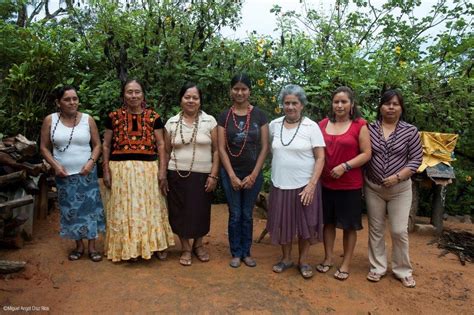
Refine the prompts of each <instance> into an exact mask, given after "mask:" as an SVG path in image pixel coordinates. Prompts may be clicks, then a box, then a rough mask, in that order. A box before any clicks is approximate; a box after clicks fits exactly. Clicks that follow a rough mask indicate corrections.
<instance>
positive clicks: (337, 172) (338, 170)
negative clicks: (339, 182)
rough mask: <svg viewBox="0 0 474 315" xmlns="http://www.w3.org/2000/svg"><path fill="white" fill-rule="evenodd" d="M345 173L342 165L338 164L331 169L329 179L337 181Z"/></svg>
mask: <svg viewBox="0 0 474 315" xmlns="http://www.w3.org/2000/svg"><path fill="white" fill-rule="evenodd" d="M345 172H346V169H345V168H344V166H342V164H339V165H338V166H336V167H335V168H333V169H332V170H331V177H332V178H335V179H338V178H340V177H341V176H342V175H343V174H344V173H345Z"/></svg>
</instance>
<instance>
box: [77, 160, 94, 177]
mask: <svg viewBox="0 0 474 315" xmlns="http://www.w3.org/2000/svg"><path fill="white" fill-rule="evenodd" d="M94 166H95V163H94V161H93V160H88V161H87V162H86V164H84V166H83V167H82V169H81V171H80V172H79V175H82V176H86V175H87V174H89V173H90V172H92V170H93V169H94Z"/></svg>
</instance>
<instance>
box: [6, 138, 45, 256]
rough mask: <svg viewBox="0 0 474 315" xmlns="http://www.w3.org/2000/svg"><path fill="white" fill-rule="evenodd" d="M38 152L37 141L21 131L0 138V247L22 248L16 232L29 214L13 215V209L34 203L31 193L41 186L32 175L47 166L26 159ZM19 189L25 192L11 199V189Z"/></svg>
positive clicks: (35, 192) (37, 190)
mask: <svg viewBox="0 0 474 315" xmlns="http://www.w3.org/2000/svg"><path fill="white" fill-rule="evenodd" d="M37 153H38V150H37V145H36V142H34V141H30V140H28V139H27V138H26V137H24V136H22V135H21V134H19V135H17V136H16V137H11V138H4V139H3V140H2V141H0V246H2V245H3V246H5V247H21V245H20V244H19V242H21V237H20V236H19V234H20V232H21V231H22V225H23V224H24V223H25V222H26V221H27V220H28V219H29V217H28V216H27V215H25V214H24V213H23V214H17V215H15V211H14V209H15V208H18V207H21V206H24V205H28V204H31V203H33V202H34V197H33V196H34V195H38V194H39V193H40V189H39V187H38V185H37V183H36V182H35V181H34V180H33V177H37V176H39V175H41V174H46V173H48V172H49V169H50V167H49V166H48V165H46V164H45V163H44V162H41V163H37V164H34V163H30V162H29V161H31V160H32V159H33V157H35V156H37ZM21 188H23V189H24V191H25V192H26V194H25V195H24V196H22V197H19V198H16V199H13V200H12V199H11V195H12V194H11V192H12V191H13V192H15V191H16V190H17V189H21ZM30 219H33V218H30Z"/></svg>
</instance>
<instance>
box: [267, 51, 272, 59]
mask: <svg viewBox="0 0 474 315" xmlns="http://www.w3.org/2000/svg"><path fill="white" fill-rule="evenodd" d="M271 56H272V51H271V50H267V57H268V58H270V57H271Z"/></svg>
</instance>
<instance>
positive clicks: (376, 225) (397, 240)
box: [364, 90, 423, 288]
mask: <svg viewBox="0 0 474 315" xmlns="http://www.w3.org/2000/svg"><path fill="white" fill-rule="evenodd" d="M404 117H405V107H404V104H403V97H402V94H401V93H400V92H399V91H397V90H388V91H386V92H385V93H384V94H383V95H382V98H381V99H380V103H379V107H378V110H377V121H375V122H373V123H371V124H369V133H370V141H371V145H372V159H371V160H370V161H369V163H368V164H367V168H366V173H365V185H364V193H365V199H366V202H367V216H368V219H369V262H370V272H369V273H368V275H367V279H368V280H369V281H373V282H377V281H380V279H381V278H382V277H383V276H384V275H385V274H386V272H387V252H386V249H385V214H386V213H387V214H388V219H389V221H390V234H391V236H392V271H393V273H394V275H395V277H396V278H398V279H400V281H401V282H402V284H403V286H405V287H407V288H413V287H415V285H416V283H415V279H414V278H413V274H412V273H413V269H412V266H411V263H410V257H409V253H408V216H409V214H410V208H411V200H412V188H411V179H410V178H411V175H413V173H415V172H416V170H417V169H418V167H419V166H420V165H421V161H422V158H423V149H422V146H421V139H420V136H419V134H418V129H417V128H416V127H415V126H413V125H410V124H409V123H407V122H405V121H404Z"/></svg>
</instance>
